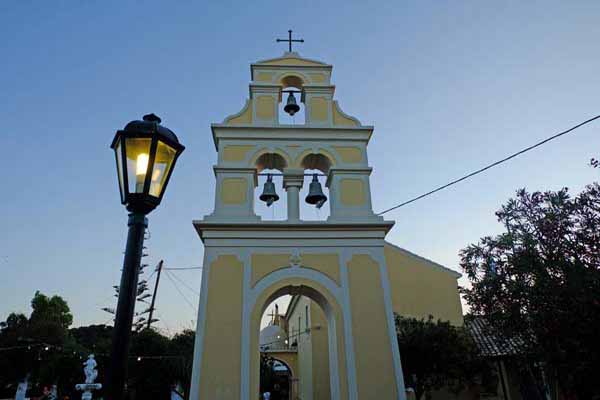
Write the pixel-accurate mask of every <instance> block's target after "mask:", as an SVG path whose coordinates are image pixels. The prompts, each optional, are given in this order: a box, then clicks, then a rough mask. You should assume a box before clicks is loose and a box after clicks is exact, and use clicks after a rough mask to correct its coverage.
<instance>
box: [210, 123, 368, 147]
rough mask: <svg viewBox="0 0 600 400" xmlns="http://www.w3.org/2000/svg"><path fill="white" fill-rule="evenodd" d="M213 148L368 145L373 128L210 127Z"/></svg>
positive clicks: (298, 126) (217, 125)
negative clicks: (275, 143)
mask: <svg viewBox="0 0 600 400" xmlns="http://www.w3.org/2000/svg"><path fill="white" fill-rule="evenodd" d="M210 128H211V131H212V136H213V141H214V144H215V148H216V149H217V150H218V146H219V140H221V139H228V140H248V141H256V140H284V141H306V140H314V141H358V142H363V143H366V144H368V143H369V140H370V139H371V136H372V135H373V129H374V128H373V126H368V125H366V126H357V127H322V126H319V127H316V126H308V125H265V126H257V125H223V124H212V125H211V126H210Z"/></svg>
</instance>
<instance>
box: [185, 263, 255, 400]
mask: <svg viewBox="0 0 600 400" xmlns="http://www.w3.org/2000/svg"><path fill="white" fill-rule="evenodd" d="M243 271H244V269H243V264H242V262H241V261H240V260H238V259H237V257H236V256H234V255H221V256H219V257H218V258H217V259H216V260H214V261H213V262H212V263H211V264H210V271H209V272H208V286H207V290H208V302H207V307H206V316H205V319H206V320H205V328H204V343H203V352H202V363H201V365H202V367H201V370H200V371H201V372H200V399H202V400H204V399H220V400H239V398H240V373H239V371H240V368H241V347H242V346H241V336H240V334H239V333H240V332H241V326H242V281H243ZM224 332H227V333H228V334H224ZM194 400H197V399H194Z"/></svg>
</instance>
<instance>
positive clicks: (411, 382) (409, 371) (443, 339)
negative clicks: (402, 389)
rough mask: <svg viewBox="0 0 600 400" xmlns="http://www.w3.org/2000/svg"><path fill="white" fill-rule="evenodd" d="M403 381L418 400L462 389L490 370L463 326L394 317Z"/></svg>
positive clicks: (431, 319)
mask: <svg viewBox="0 0 600 400" xmlns="http://www.w3.org/2000/svg"><path fill="white" fill-rule="evenodd" d="M395 320H396V332H397V334H398V345H399V347H400V358H401V361H402V370H403V373H404V380H405V381H406V382H407V383H408V385H407V386H412V387H413V388H414V389H415V395H416V397H417V399H421V398H422V396H423V395H429V394H430V393H431V392H432V391H434V390H438V389H441V388H448V389H450V390H451V391H453V392H459V391H461V390H462V389H465V388H467V387H469V386H470V385H472V384H473V383H474V382H475V381H476V379H477V378H478V377H479V376H480V374H481V373H482V371H484V370H486V369H487V365H486V363H485V362H484V361H483V360H482V359H480V358H479V356H478V351H477V346H476V345H475V343H474V342H473V340H472V338H471V336H470V335H469V334H468V333H467V332H466V331H465V329H464V328H462V327H456V326H452V325H450V323H449V322H443V321H439V320H438V321H437V322H435V321H434V320H433V317H432V316H429V319H427V320H425V319H415V318H404V317H401V316H399V315H396V316H395Z"/></svg>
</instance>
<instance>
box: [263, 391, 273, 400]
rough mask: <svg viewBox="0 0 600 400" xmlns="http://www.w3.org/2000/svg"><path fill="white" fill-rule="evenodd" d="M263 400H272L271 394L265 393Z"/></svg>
mask: <svg viewBox="0 0 600 400" xmlns="http://www.w3.org/2000/svg"><path fill="white" fill-rule="evenodd" d="M263 400H271V392H264V393H263Z"/></svg>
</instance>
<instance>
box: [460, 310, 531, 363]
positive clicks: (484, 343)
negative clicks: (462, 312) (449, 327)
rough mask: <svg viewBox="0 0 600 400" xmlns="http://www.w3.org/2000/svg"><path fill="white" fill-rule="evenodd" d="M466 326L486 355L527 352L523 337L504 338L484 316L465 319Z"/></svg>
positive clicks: (480, 349)
mask: <svg viewBox="0 0 600 400" xmlns="http://www.w3.org/2000/svg"><path fill="white" fill-rule="evenodd" d="M465 326H466V328H467V330H468V332H469V333H470V334H471V336H472V337H473V340H474V341H475V343H476V344H477V347H478V348H479V351H480V352H481V354H482V355H483V356H484V357H505V356H515V355H519V354H523V353H524V352H525V348H526V346H525V342H524V341H523V339H522V338H518V337H517V338H511V339H506V338H503V337H502V336H501V335H500V334H499V333H498V332H497V331H496V330H495V329H494V328H492V327H491V326H490V324H489V323H488V322H487V321H486V320H485V319H483V318H480V317H479V318H473V319H471V320H468V321H465Z"/></svg>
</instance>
